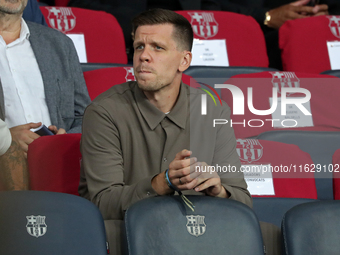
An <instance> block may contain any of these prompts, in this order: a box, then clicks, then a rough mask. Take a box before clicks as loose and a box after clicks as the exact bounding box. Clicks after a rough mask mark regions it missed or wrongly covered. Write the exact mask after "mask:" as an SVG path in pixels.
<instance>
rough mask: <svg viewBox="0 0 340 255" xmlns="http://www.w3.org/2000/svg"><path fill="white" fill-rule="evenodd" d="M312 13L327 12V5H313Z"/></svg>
mask: <svg viewBox="0 0 340 255" xmlns="http://www.w3.org/2000/svg"><path fill="white" fill-rule="evenodd" d="M313 11H314V13H318V12H328V5H327V4H320V5H315V6H314V8H313Z"/></svg>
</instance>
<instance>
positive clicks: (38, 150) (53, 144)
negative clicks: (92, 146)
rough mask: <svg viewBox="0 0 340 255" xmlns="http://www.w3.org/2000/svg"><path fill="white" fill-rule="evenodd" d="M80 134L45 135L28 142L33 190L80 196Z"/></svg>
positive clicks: (31, 186)
mask: <svg viewBox="0 0 340 255" xmlns="http://www.w3.org/2000/svg"><path fill="white" fill-rule="evenodd" d="M80 137H81V134H65V135H54V136H42V137H39V138H38V139H36V140H34V142H32V143H31V144H30V145H29V149H28V154H27V161H28V168H29V177H30V189H31V190H40V191H54V192H62V193H68V194H73V195H78V186H79V179H80V160H81V153H80Z"/></svg>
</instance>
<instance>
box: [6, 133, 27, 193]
mask: <svg viewBox="0 0 340 255" xmlns="http://www.w3.org/2000/svg"><path fill="white" fill-rule="evenodd" d="M0 182H1V184H2V186H3V187H4V188H5V190H27V189H28V188H29V178H28V169H27V160H26V157H25V153H24V151H23V150H22V148H21V147H20V145H19V142H18V141H17V140H15V139H13V140H12V144H11V146H10V147H9V149H8V150H7V152H6V153H5V154H3V155H2V156H0Z"/></svg>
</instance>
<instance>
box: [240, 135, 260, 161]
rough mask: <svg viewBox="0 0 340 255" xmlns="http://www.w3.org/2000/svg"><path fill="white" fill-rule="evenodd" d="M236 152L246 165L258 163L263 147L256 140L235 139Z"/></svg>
mask: <svg viewBox="0 0 340 255" xmlns="http://www.w3.org/2000/svg"><path fill="white" fill-rule="evenodd" d="M236 151H237V154H238V156H239V157H240V160H242V161H247V162H248V163H251V162H254V161H258V160H259V159H260V158H261V157H262V155H263V147H262V145H261V144H260V142H259V141H258V140H256V139H244V140H243V139H237V145H236Z"/></svg>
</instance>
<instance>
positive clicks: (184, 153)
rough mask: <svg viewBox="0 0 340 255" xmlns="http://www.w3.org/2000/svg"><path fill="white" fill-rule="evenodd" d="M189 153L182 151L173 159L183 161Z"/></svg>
mask: <svg viewBox="0 0 340 255" xmlns="http://www.w3.org/2000/svg"><path fill="white" fill-rule="evenodd" d="M191 153H192V152H191V151H189V150H186V149H184V150H182V151H180V152H178V153H177V154H176V156H175V159H178V160H181V159H185V158H186V157H190V155H191Z"/></svg>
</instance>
